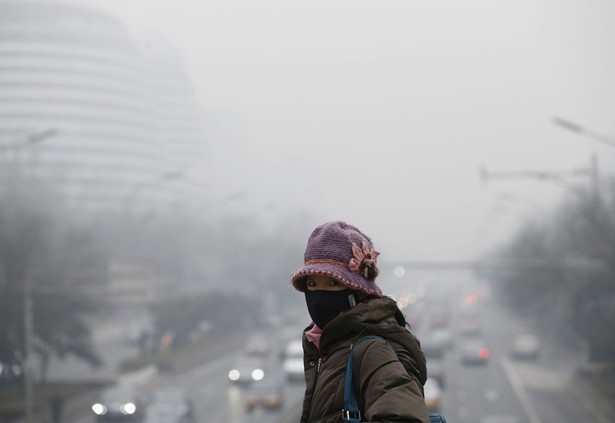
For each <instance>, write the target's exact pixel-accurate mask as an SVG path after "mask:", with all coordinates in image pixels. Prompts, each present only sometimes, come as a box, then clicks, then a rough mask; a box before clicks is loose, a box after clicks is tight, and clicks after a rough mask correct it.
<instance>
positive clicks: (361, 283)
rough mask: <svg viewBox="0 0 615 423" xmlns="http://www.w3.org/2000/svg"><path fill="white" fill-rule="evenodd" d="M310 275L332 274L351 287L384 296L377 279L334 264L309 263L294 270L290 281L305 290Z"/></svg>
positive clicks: (300, 289) (298, 288)
mask: <svg viewBox="0 0 615 423" xmlns="http://www.w3.org/2000/svg"><path fill="white" fill-rule="evenodd" d="M309 275H326V276H330V277H332V278H335V279H336V280H338V281H339V282H340V283H341V284H342V285H345V286H347V287H348V288H350V289H354V290H356V291H361V292H364V293H366V294H368V295H372V296H375V297H382V291H381V290H380V287H378V285H376V282H375V281H369V280H366V279H365V278H363V277H361V276H360V275H359V274H357V273H354V272H351V271H350V270H348V269H346V268H343V267H340V266H336V265H334V264H327V263H315V264H308V265H306V266H304V267H302V268H300V269H299V270H297V271H296V272H294V273H293V274H292V275H291V277H290V281H291V283H292V285H293V286H294V287H295V289H296V290H298V291H302V292H303V291H305V289H306V286H305V283H304V279H305V278H306V277H307V276H309Z"/></svg>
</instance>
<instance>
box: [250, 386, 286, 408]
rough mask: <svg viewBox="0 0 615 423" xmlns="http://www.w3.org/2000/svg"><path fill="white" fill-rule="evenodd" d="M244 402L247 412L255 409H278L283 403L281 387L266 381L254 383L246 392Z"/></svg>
mask: <svg viewBox="0 0 615 423" xmlns="http://www.w3.org/2000/svg"><path fill="white" fill-rule="evenodd" d="M244 401H245V405H246V409H247V410H248V411H253V410H255V409H256V408H262V409H268V410H273V409H279V408H281V407H282V403H283V397H282V385H281V384H280V383H279V382H277V381H274V380H267V379H264V380H261V381H259V382H255V383H253V384H252V385H251V386H250V388H248V390H247V391H246V393H245V397H244Z"/></svg>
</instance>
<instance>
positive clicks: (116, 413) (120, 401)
mask: <svg viewBox="0 0 615 423" xmlns="http://www.w3.org/2000/svg"><path fill="white" fill-rule="evenodd" d="M92 411H93V412H94V414H95V415H96V420H97V421H98V422H109V421H131V422H136V421H141V420H142V419H143V417H144V415H145V397H144V396H143V394H142V393H140V392H139V391H137V390H136V389H134V388H130V387H124V386H112V387H109V388H107V389H105V390H103V391H102V392H101V394H100V397H99V399H98V401H97V402H95V403H94V404H93V405H92Z"/></svg>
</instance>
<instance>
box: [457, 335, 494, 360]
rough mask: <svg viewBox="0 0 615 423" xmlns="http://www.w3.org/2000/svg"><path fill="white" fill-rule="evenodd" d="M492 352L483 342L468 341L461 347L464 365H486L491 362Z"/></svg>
mask: <svg viewBox="0 0 615 423" xmlns="http://www.w3.org/2000/svg"><path fill="white" fill-rule="evenodd" d="M490 355H491V351H490V349H489V347H488V346H487V344H486V343H485V342H484V341H482V340H470V341H466V342H465V343H464V344H463V345H462V347H461V362H462V363H463V364H472V365H474V364H477V365H484V364H487V363H488V361H489V357H490Z"/></svg>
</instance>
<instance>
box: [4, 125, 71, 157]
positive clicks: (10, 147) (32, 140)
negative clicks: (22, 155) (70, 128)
mask: <svg viewBox="0 0 615 423" xmlns="http://www.w3.org/2000/svg"><path fill="white" fill-rule="evenodd" d="M59 133H60V131H59V130H57V129H55V128H49V129H44V130H42V131H39V132H32V133H30V134H28V135H27V136H26V137H25V138H24V139H23V140H21V141H20V142H17V143H13V144H6V145H0V153H4V152H7V151H17V150H23V149H24V148H28V147H31V146H33V145H36V144H40V143H41V142H43V141H45V140H47V139H49V138H51V137H55V136H57V135H58V134H59Z"/></svg>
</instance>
